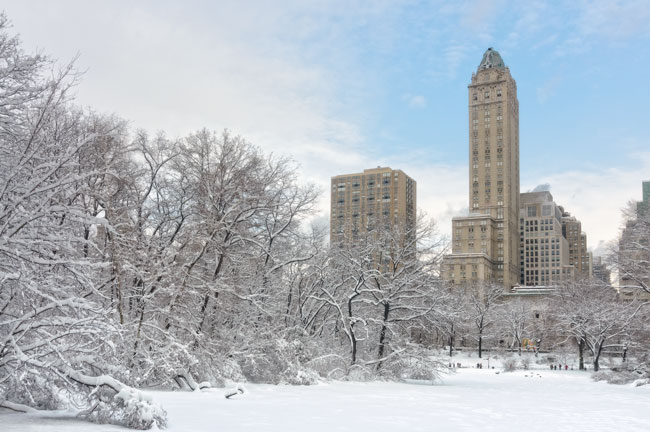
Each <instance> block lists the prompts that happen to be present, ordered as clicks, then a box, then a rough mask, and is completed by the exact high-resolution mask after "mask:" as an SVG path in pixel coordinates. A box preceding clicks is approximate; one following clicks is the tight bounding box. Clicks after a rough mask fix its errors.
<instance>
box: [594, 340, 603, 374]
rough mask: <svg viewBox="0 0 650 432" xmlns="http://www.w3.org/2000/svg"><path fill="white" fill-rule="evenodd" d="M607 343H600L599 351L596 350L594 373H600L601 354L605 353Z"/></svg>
mask: <svg viewBox="0 0 650 432" xmlns="http://www.w3.org/2000/svg"><path fill="white" fill-rule="evenodd" d="M604 343H605V341H602V342H600V343H598V345H597V349H596V350H594V372H598V370H599V369H600V365H599V364H598V360H600V354H601V353H602V352H603V344H604Z"/></svg>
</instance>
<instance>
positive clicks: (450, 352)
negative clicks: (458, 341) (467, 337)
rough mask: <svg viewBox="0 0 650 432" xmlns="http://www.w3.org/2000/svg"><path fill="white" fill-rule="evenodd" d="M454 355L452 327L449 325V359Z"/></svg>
mask: <svg viewBox="0 0 650 432" xmlns="http://www.w3.org/2000/svg"><path fill="white" fill-rule="evenodd" d="M453 355H454V325H453V324H452V325H451V329H450V331H449V357H452V356H453Z"/></svg>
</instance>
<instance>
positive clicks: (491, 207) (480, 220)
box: [443, 48, 519, 290]
mask: <svg viewBox="0 0 650 432" xmlns="http://www.w3.org/2000/svg"><path fill="white" fill-rule="evenodd" d="M468 89H469V92H468V105H469V211H470V213H469V216H464V217H456V218H454V219H453V221H452V224H453V227H452V228H453V229H452V254H451V255H448V256H447V257H446V259H445V265H444V266H443V277H444V278H446V279H447V280H450V281H453V282H454V283H467V282H469V281H480V280H486V281H494V282H497V283H500V284H503V285H504V288H505V289H506V290H510V289H511V288H512V287H513V286H514V285H516V284H517V283H518V282H519V101H518V100H517V84H516V83H515V80H514V79H513V78H512V76H511V75H510V70H509V69H508V68H507V67H506V66H505V64H504V62H503V59H502V58H501V55H499V53H498V52H497V51H495V50H493V49H492V48H488V50H487V51H486V52H485V54H483V59H482V60H481V63H480V64H479V66H478V69H477V70H476V72H475V73H473V74H472V81H471V83H470V84H469V86H468Z"/></svg>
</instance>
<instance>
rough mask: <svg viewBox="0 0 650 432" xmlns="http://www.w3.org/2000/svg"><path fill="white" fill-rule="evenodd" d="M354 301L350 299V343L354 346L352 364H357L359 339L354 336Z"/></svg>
mask: <svg viewBox="0 0 650 432" xmlns="http://www.w3.org/2000/svg"><path fill="white" fill-rule="evenodd" d="M352 299H353V297H350V298H349V299H348V319H349V320H350V343H351V345H352V347H351V348H352V353H351V354H352V363H351V364H355V363H356V362H357V337H356V336H355V335H354V320H353V319H352V317H353V315H352Z"/></svg>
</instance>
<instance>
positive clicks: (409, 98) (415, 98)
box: [402, 94, 427, 108]
mask: <svg viewBox="0 0 650 432" xmlns="http://www.w3.org/2000/svg"><path fill="white" fill-rule="evenodd" d="M402 99H403V100H405V101H406V103H407V104H408V106H410V107H411V108H425V107H426V106H427V99H426V98H425V97H424V96H422V95H410V94H406V95H404V96H403V97H402Z"/></svg>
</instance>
